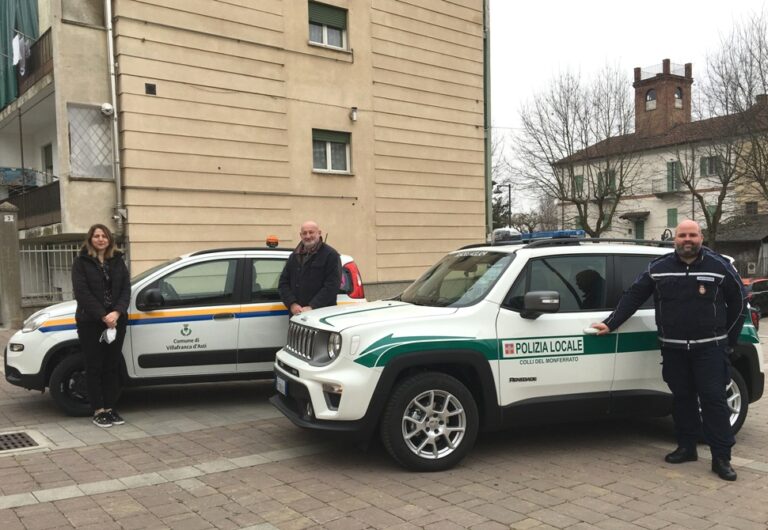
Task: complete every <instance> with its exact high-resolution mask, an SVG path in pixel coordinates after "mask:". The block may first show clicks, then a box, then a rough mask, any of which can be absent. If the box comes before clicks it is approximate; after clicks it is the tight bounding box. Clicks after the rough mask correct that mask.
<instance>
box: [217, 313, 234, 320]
mask: <svg viewBox="0 0 768 530" xmlns="http://www.w3.org/2000/svg"><path fill="white" fill-rule="evenodd" d="M230 318H235V314H234V313H216V314H215V315H213V319H214V320H229V319H230Z"/></svg>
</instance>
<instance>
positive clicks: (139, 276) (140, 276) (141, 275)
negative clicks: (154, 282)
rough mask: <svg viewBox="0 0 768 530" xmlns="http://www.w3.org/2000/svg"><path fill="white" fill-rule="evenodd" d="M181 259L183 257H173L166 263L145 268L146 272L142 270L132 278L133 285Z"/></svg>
mask: <svg viewBox="0 0 768 530" xmlns="http://www.w3.org/2000/svg"><path fill="white" fill-rule="evenodd" d="M180 259H181V258H178V257H176V258H173V259H169V260H168V261H166V262H165V263H161V264H160V265H155V266H154V267H152V268H149V269H147V270H145V271H144V272H141V273H139V274H137V275H136V276H134V277H133V278H131V285H133V284H135V283H137V282H140V281H141V280H143V279H144V278H146V277H147V276H149V275H150V274H152V273H154V272H156V271H159V270H160V269H162V268H163V267H167V266H168V265H170V264H171V263H175V262H177V261H179V260H180Z"/></svg>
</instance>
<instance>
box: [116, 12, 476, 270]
mask: <svg viewBox="0 0 768 530" xmlns="http://www.w3.org/2000/svg"><path fill="white" fill-rule="evenodd" d="M326 3H328V4H331V5H334V6H337V7H341V8H345V9H348V32H347V36H348V42H349V48H350V50H349V51H337V50H331V49H326V48H322V47H318V46H314V45H311V44H309V42H308V14H307V2H306V1H303V0H285V1H281V0H261V1H259V2H258V3H252V2H248V1H240V2H227V3H216V4H212V3H208V2H202V1H193V2H188V3H185V4H184V7H183V10H181V9H179V7H178V6H179V4H178V3H176V2H171V1H170V0H153V1H152V2H138V1H135V0H119V1H118V2H115V4H116V6H115V10H116V11H115V15H116V17H117V19H116V26H115V30H116V35H117V38H116V42H115V46H116V53H117V55H118V57H117V61H118V63H119V64H120V75H119V78H118V93H119V95H118V103H119V108H120V124H121V138H120V140H121V144H122V148H123V151H122V156H123V168H124V169H123V179H124V185H125V203H126V207H127V209H128V235H129V238H130V242H131V260H132V270H133V272H140V271H142V270H144V269H146V268H148V267H150V266H152V265H154V264H156V263H158V262H160V261H163V260H165V259H167V258H169V257H172V256H174V255H177V254H179V253H183V252H189V251H193V250H196V249H201V248H209V247H216V246H219V247H220V246H234V245H254V244H256V245H258V244H261V243H262V242H263V241H264V239H265V238H266V236H268V235H270V234H274V235H277V236H278V237H279V238H280V240H281V242H282V243H281V246H283V247H293V246H294V245H296V244H297V242H298V227H299V225H300V223H301V222H302V221H303V220H306V219H315V220H316V221H318V222H319V223H320V225H321V228H322V229H323V230H324V232H325V233H326V234H327V235H328V236H329V243H330V244H331V245H333V246H334V247H336V248H337V249H338V250H339V251H340V252H343V253H348V254H352V255H354V256H355V259H356V260H357V261H358V263H359V264H360V266H361V268H362V272H363V274H364V277H365V279H366V281H367V282H386V281H397V280H406V279H412V278H414V277H416V276H417V275H418V274H420V273H421V272H423V271H424V270H425V268H426V267H427V266H428V265H430V264H432V263H433V262H434V261H435V259H436V258H437V257H438V256H440V255H442V254H443V253H444V252H445V251H446V250H451V249H453V248H456V247H457V246H459V245H461V244H465V243H469V242H476V241H481V240H482V238H483V237H484V232H485V215H484V191H483V188H484V180H483V160H484V157H483V110H482V109H483V107H482V103H483V70H482V66H483V51H482V2H481V1H480V0H464V1H458V2H457V1H454V2H446V1H442V0H428V1H422V2H415V1H414V2H411V3H407V2H398V1H395V0H356V1H352V0H327V2H326ZM148 83H149V84H154V85H155V87H156V92H157V93H156V95H148V94H146V93H145V85H146V84H148ZM352 107H357V109H358V119H357V121H352V120H351V119H350V109H351V108H352ZM313 128H317V129H329V130H335V131H345V132H349V133H351V159H352V163H351V174H350V175H329V174H323V173H317V172H313V170H312V129H313Z"/></svg>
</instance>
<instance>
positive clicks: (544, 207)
mask: <svg viewBox="0 0 768 530" xmlns="http://www.w3.org/2000/svg"><path fill="white" fill-rule="evenodd" d="M536 212H537V213H538V215H539V230H557V227H558V226H559V224H558V217H559V216H558V212H557V201H556V200H555V198H554V197H549V196H547V195H545V196H543V197H541V198H540V199H539V202H538V204H537V205H536Z"/></svg>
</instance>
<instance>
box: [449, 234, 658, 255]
mask: <svg viewBox="0 0 768 530" xmlns="http://www.w3.org/2000/svg"><path fill="white" fill-rule="evenodd" d="M672 250H673V248H672V244H671V242H666V241H642V240H634V239H608V238H605V239H598V238H594V239H592V238H586V239H585V238H551V239H539V240H535V241H530V242H529V241H523V242H517V244H502V245H491V244H480V245H467V246H465V247H462V248H460V249H458V250H456V251H454V252H467V251H486V252H501V253H507V254H512V253H515V252H519V251H524V253H525V254H530V255H537V256H538V255H541V256H552V255H560V254H653V255H659V256H661V255H663V254H668V253H669V252H672Z"/></svg>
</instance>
